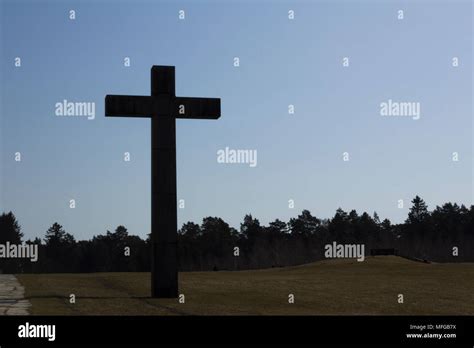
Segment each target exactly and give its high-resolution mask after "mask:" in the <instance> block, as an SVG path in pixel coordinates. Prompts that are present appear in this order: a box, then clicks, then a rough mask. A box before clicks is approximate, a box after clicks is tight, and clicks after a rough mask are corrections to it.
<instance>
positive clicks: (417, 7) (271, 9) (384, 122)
mask: <svg viewBox="0 0 474 348" xmlns="http://www.w3.org/2000/svg"><path fill="white" fill-rule="evenodd" d="M0 3H1V14H0V20H1V31H2V32H1V42H0V43H1V44H0V48H1V70H0V71H1V110H0V111H1V114H0V115H1V133H0V135H1V156H2V160H1V170H0V174H1V190H2V191H1V201H0V211H10V210H12V211H13V212H14V213H15V214H16V216H17V218H18V220H19V222H20V224H21V225H22V228H23V232H24V233H25V236H26V237H27V238H33V237H35V236H44V233H45V231H46V229H47V228H48V227H49V226H50V225H51V224H52V223H53V222H55V221H58V222H59V223H61V224H62V225H63V226H64V227H65V229H66V230H67V231H68V232H70V233H72V234H73V235H74V236H75V237H76V238H77V239H84V238H91V237H92V236H93V235H97V234H100V233H105V231H106V230H107V229H109V230H112V229H114V228H115V227H116V226H117V225H119V224H123V225H125V226H126V227H127V228H128V229H129V231H130V233H132V234H137V235H140V236H145V234H146V233H148V232H149V229H150V120H149V119H133V118H109V117H107V118H106V117H105V116H104V96H105V95H106V94H135V95H149V93H150V80H149V79H150V68H151V66H152V65H174V66H176V92H177V95H181V96H203V97H205V96H207V97H220V98H222V117H221V118H220V119H219V120H217V121H213V120H178V121H177V170H178V199H185V202H186V203H185V204H186V207H185V209H179V210H178V218H179V221H178V225H179V226H181V224H182V223H183V222H186V221H195V222H197V223H200V222H201V220H202V218H203V217H205V216H219V217H222V218H223V219H224V220H225V221H227V222H229V223H230V224H231V225H232V226H234V227H238V226H239V223H240V222H241V221H242V218H243V216H244V215H245V214H246V213H252V214H253V215H254V216H255V217H257V218H259V219H260V221H261V222H262V223H265V224H267V223H268V222H269V221H272V220H274V219H275V218H279V219H282V220H287V219H289V218H290V217H293V216H296V215H297V214H299V213H300V212H301V210H302V209H309V210H310V211H311V212H312V213H313V214H315V215H316V216H318V217H321V218H327V217H331V216H332V215H333V214H334V212H335V210H336V209H337V208H338V207H342V208H343V209H345V210H350V209H357V211H359V212H362V211H368V212H370V213H372V212H373V211H377V212H378V214H379V215H380V216H381V217H382V218H385V217H387V218H389V219H391V220H392V221H393V222H401V221H403V219H404V218H405V217H406V214H407V208H408V207H409V201H410V200H411V199H412V198H413V197H414V196H415V195H417V194H418V195H420V196H421V197H422V198H424V199H425V200H426V202H427V203H428V205H429V207H430V208H434V207H435V206H436V205H439V204H442V203H444V202H447V201H452V202H458V203H464V204H466V205H468V204H469V205H470V204H472V203H473V179H472V178H473V160H472V155H473V128H472V117H473V110H472V97H473V93H472V92H473V91H472V42H473V35H472V16H473V12H472V4H471V2H470V1H398V0H397V1H311V2H309V1H301V2H298V1H291V2H290V1H229V2H225V4H223V2H218V1H177V2H168V1H157V2H151V1H150V2H148V1H118V2H115V1H113V2H112V1H97V2H92V1H70V2H68V1H5V0H3V1H0ZM70 9H74V10H75V11H76V19H75V20H74V21H71V20H69V18H68V15H69V13H68V12H69V10H70ZM180 9H184V10H185V11H186V19H185V20H184V21H180V20H179V19H178V11H179V10H180ZM289 9H293V10H294V11H295V20H293V21H290V20H288V18H287V13H288V10H289ZM399 9H403V10H404V12H405V19H404V20H401V21H400V20H398V19H397V11H398V10H399ZM127 56H128V57H130V58H131V67H128V68H127V67H124V66H123V59H124V57H127ZM235 56H238V57H240V61H241V66H240V67H239V68H235V67H233V58H234V57H235ZM345 56H348V57H350V67H348V68H344V67H342V58H343V57H345ZM15 57H21V60H22V66H21V68H16V67H15V66H14V59H15ZM452 57H459V64H460V65H459V67H457V68H453V67H452V66H451V61H452ZM63 99H67V100H69V101H86V102H95V103H96V118H95V119H94V120H87V119H86V118H82V117H76V118H72V117H70V118H68V117H57V116H55V104H56V103H57V102H61V101H62V100H63ZM388 99H392V100H395V101H416V102H420V103H421V119H420V120H417V121H414V120H412V119H410V118H402V117H398V118H397V117H392V118H387V117H385V118H384V117H382V116H380V114H379V104H380V103H381V102H384V101H387V100H388ZM288 104H294V105H295V108H296V112H295V114H294V115H289V114H288V110H287V106H288ZM226 146H228V147H230V148H236V149H256V150H257V151H258V165H257V167H255V168H251V167H249V166H248V165H244V164H242V165H236V164H234V165H231V164H227V165H226V164H219V163H217V160H216V158H217V155H216V152H217V151H218V150H219V149H224V148H225V147H226ZM17 151H19V152H21V154H22V161H21V162H15V161H14V153H15V152H17ZM126 151H128V152H130V153H131V156H132V157H131V159H132V160H131V162H128V163H127V162H124V161H123V153H124V152H126ZM345 151H347V152H349V154H350V161H349V162H343V161H342V153H343V152H345ZM454 151H456V152H459V158H460V160H459V162H452V160H451V155H452V152H454ZM71 198H73V199H75V200H76V204H77V206H76V208H75V209H70V208H69V200H70V199H71ZM289 199H294V200H295V209H289V208H288V200H289ZM398 199H404V200H405V204H406V206H405V209H398V207H397V200H398Z"/></svg>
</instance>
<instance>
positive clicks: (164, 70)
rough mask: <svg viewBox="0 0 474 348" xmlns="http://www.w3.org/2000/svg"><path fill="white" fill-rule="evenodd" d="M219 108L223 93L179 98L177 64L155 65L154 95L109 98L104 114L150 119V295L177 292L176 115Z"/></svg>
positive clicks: (208, 113) (213, 114) (199, 115)
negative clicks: (214, 95) (176, 75)
mask: <svg viewBox="0 0 474 348" xmlns="http://www.w3.org/2000/svg"><path fill="white" fill-rule="evenodd" d="M220 113H221V101H220V99H219V98H187V97H176V92H175V68H174V66H157V65H154V66H153V67H152V68H151V96H128V95H107V96H106V97H105V115H106V116H125V117H130V116H131V117H150V118H151V242H152V267H151V296H152V297H178V260H177V224H178V223H177V215H178V214H177V201H176V121H175V119H176V118H195V119H218V118H219V117H220Z"/></svg>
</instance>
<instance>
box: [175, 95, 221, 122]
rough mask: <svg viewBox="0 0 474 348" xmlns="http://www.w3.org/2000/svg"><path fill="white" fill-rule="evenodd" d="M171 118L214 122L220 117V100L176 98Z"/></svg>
mask: <svg viewBox="0 0 474 348" xmlns="http://www.w3.org/2000/svg"><path fill="white" fill-rule="evenodd" d="M173 116H175V117H176V118H197V119H198V118H202V119H213V120H216V119H218V118H219V117H220V116H221V100H220V99H219V98H187V97H176V98H175V99H174V112H173Z"/></svg>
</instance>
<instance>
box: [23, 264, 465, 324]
mask: <svg viewBox="0 0 474 348" xmlns="http://www.w3.org/2000/svg"><path fill="white" fill-rule="evenodd" d="M18 279H19V280H20V282H21V283H22V284H23V285H24V286H25V287H26V297H27V298H29V300H30V301H31V303H32V305H33V306H32V308H31V309H30V313H31V314H41V315H183V314H192V315H261V314H264V315H338V314H343V315H358V314H369V315H371V314H389V315H391V314H408V315H410V314H434V315H436V314H447V315H448V314H453V315H454V314H461V315H468V314H469V315H473V314H474V264H472V263H458V264H454V263H450V264H424V263H419V262H413V261H409V260H406V259H403V258H399V257H395V256H377V257H368V258H366V260H365V261H364V262H357V261H355V260H348V259H341V260H326V261H321V262H315V263H312V264H308V265H302V266H296V267H288V268H276V269H266V270H254V271H238V272H227V271H222V272H184V273H180V274H179V281H180V293H182V294H184V295H185V303H184V304H182V303H178V300H177V299H151V298H150V297H149V295H150V274H149V273H88V274H20V275H18ZM70 294H75V296H76V303H75V304H70V303H69V295H70ZM289 294H293V295H294V299H295V301H294V303H293V304H290V303H288V295H289ZM398 294H403V296H404V303H403V304H399V303H398Z"/></svg>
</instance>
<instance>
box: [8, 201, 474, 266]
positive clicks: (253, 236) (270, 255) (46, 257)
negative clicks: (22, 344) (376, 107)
mask: <svg viewBox="0 0 474 348" xmlns="http://www.w3.org/2000/svg"><path fill="white" fill-rule="evenodd" d="M411 203H412V205H411V208H410V210H409V212H408V216H407V218H406V220H405V221H404V223H401V224H392V223H391V222H390V221H389V220H388V219H384V220H381V219H380V217H379V216H378V215H377V213H376V212H374V213H373V214H368V213H366V212H364V213H362V214H359V213H357V212H356V211H355V210H352V211H350V212H346V211H344V210H342V209H338V210H337V211H336V212H335V214H334V216H333V217H331V218H329V219H321V218H319V217H316V216H314V215H312V214H311V212H310V211H308V210H303V211H302V212H301V214H300V215H298V216H297V217H295V218H291V219H290V220H289V221H287V222H285V221H280V220H278V219H276V220H275V221H273V222H270V223H269V224H268V225H267V226H264V225H262V224H261V223H260V222H259V220H258V219H257V218H255V217H253V216H252V215H250V214H249V215H246V216H245V217H244V219H243V222H242V223H241V224H240V228H239V230H237V229H235V228H233V227H231V226H229V224H227V223H226V222H225V221H224V220H223V219H221V218H218V217H206V218H204V219H203V220H202V223H201V224H200V225H199V224H196V223H194V222H187V223H185V224H183V226H182V227H181V229H180V230H179V231H178V257H179V269H180V270H181V271H218V270H244V269H258V268H270V267H285V266H291V265H298V264H303V263H309V262H313V261H317V260H322V259H324V258H325V256H324V245H326V244H329V243H332V242H334V241H336V242H337V243H345V244H351V243H354V244H364V245H365V253H366V255H370V250H371V249H394V250H396V253H397V254H398V255H400V256H403V257H407V258H410V259H418V260H422V261H425V262H472V261H474V206H472V205H471V207H470V208H467V207H465V206H464V205H461V206H459V205H457V204H455V203H446V204H444V205H442V206H437V207H436V208H435V209H434V210H431V211H430V210H428V207H427V205H426V203H425V202H424V201H423V200H422V199H421V198H420V197H418V196H416V197H415V198H414V199H413V200H412V202H411ZM6 242H10V243H16V244H19V243H22V242H25V243H27V244H28V243H35V244H38V245H39V251H38V253H39V257H38V260H37V262H31V261H30V260H17V259H16V260H15V259H1V260H0V270H1V271H2V272H3V273H30V272H32V273H43V272H54V273H56V272H115V271H116V272H141V271H150V257H151V250H150V242H149V237H148V238H147V239H145V240H144V239H142V238H140V237H139V236H136V235H132V234H129V232H128V230H127V228H126V227H125V226H118V227H117V228H116V229H115V231H113V232H111V231H106V233H105V234H98V235H96V236H94V237H93V238H92V239H91V240H76V239H75V238H74V236H73V235H71V234H69V233H68V232H67V231H66V230H65V229H64V228H63V227H62V226H61V225H60V223H59V222H54V223H53V224H52V225H51V227H50V228H49V229H48V230H47V231H45V235H44V237H43V239H40V238H36V239H35V240H24V238H23V233H22V231H21V224H20V222H19V221H17V219H16V217H15V215H14V213H13V212H8V213H3V214H2V215H0V244H4V243H6ZM236 254H237V255H238V256H236Z"/></svg>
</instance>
